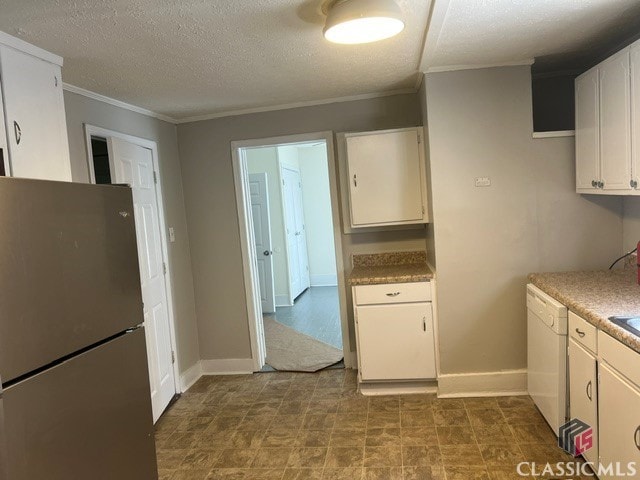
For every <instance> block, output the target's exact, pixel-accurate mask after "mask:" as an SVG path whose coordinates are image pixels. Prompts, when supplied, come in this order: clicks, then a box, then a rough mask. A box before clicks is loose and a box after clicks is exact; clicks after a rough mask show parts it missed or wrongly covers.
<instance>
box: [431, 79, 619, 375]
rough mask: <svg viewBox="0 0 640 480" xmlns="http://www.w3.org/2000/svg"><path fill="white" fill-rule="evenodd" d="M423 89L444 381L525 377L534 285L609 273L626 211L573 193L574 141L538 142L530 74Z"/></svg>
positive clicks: (613, 201)
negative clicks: (578, 273) (574, 273)
mask: <svg viewBox="0 0 640 480" xmlns="http://www.w3.org/2000/svg"><path fill="white" fill-rule="evenodd" d="M423 88H425V89H426V106H427V112H428V130H429V143H430V162H431V176H432V178H431V184H432V188H433V195H432V196H433V215H434V235H435V236H434V240H435V252H436V257H437V275H438V313H439V325H440V355H441V370H442V372H443V373H445V374H456V373H471V372H497V371H501V370H509V369H514V370H517V369H523V368H526V365H527V359H526V309H525V285H526V283H527V278H526V277H527V274H528V273H530V272H536V271H549V270H557V271H562V270H574V269H575V270H588V269H601V268H606V267H607V266H608V263H609V262H610V260H611V259H612V258H615V257H616V256H618V255H619V252H620V247H621V245H622V220H621V215H622V202H621V201H620V199H619V198H616V197H608V198H606V197H595V196H591V197H589V196H581V195H577V194H576V193H575V174H574V170H575V158H574V153H573V148H574V143H573V139H572V138H557V139H542V140H534V139H532V136H531V134H532V111H531V72H530V69H529V68H528V67H504V68H491V69H481V70H468V71H458V72H446V73H434V74H428V75H426V77H425V82H424V85H423ZM485 176H486V177H490V178H491V182H492V185H491V187H488V188H477V187H475V186H474V178H475V177H485Z"/></svg>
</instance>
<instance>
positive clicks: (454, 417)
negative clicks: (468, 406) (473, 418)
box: [433, 409, 471, 427]
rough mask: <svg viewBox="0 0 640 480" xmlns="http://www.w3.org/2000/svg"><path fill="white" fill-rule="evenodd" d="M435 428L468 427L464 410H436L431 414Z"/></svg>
mask: <svg viewBox="0 0 640 480" xmlns="http://www.w3.org/2000/svg"><path fill="white" fill-rule="evenodd" d="M433 418H434V422H435V425H436V427H458V426H470V425H471V423H470V422H469V417H468V416H467V411H466V410H464V409H445V410H436V411H435V412H434V413H433Z"/></svg>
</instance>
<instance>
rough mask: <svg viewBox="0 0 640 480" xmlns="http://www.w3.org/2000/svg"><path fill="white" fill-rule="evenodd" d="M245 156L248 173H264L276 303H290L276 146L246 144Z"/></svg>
mask: <svg viewBox="0 0 640 480" xmlns="http://www.w3.org/2000/svg"><path fill="white" fill-rule="evenodd" d="M246 158H247V169H248V171H249V173H266V174H267V188H268V191H269V216H270V218H271V242H272V247H273V278H274V291H275V295H276V306H283V305H289V304H290V296H289V270H288V266H287V250H286V235H285V229H284V216H283V211H282V190H281V189H280V167H279V165H278V148H277V147H261V148H249V149H247V150H246Z"/></svg>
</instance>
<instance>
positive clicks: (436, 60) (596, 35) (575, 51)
mask: <svg viewBox="0 0 640 480" xmlns="http://www.w3.org/2000/svg"><path fill="white" fill-rule="evenodd" d="M447 7H448V8H447ZM435 9H439V10H440V12H439V15H438V14H437V12H436V10H434V22H432V25H431V27H430V29H429V36H428V38H427V48H426V49H425V58H424V61H423V67H425V68H434V67H436V68H437V67H444V66H454V65H487V64H501V63H502V64H504V63H509V62H516V61H519V60H525V59H530V58H539V60H538V62H541V63H543V64H545V66H546V68H547V69H554V68H555V69H562V68H579V67H580V66H581V64H584V63H588V62H589V61H590V60H591V58H593V57H597V56H598V55H599V54H601V53H602V52H604V51H606V50H607V49H610V48H613V47H614V46H615V45H616V42H621V41H623V40H624V39H625V38H628V37H629V36H631V34H632V33H638V32H639V29H640V1H638V0H436V3H435ZM443 10H444V11H443ZM438 16H440V20H438Z"/></svg>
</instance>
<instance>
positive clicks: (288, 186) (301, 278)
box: [282, 167, 309, 299]
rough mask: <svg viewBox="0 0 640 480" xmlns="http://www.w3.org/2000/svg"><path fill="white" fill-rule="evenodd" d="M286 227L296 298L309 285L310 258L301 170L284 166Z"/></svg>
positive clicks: (292, 295)
mask: <svg viewBox="0 0 640 480" xmlns="http://www.w3.org/2000/svg"><path fill="white" fill-rule="evenodd" d="M282 188H283V198H284V212H285V229H286V233H287V249H288V256H289V258H288V260H289V276H290V280H291V298H292V299H295V298H296V297H297V296H298V295H300V294H301V293H302V292H303V291H304V290H305V289H307V288H308V287H309V260H308V256H307V241H306V235H305V227H304V212H303V208H302V186H301V181H300V172H297V171H295V170H292V169H290V168H287V167H283V168H282Z"/></svg>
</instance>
